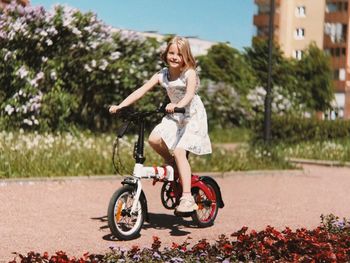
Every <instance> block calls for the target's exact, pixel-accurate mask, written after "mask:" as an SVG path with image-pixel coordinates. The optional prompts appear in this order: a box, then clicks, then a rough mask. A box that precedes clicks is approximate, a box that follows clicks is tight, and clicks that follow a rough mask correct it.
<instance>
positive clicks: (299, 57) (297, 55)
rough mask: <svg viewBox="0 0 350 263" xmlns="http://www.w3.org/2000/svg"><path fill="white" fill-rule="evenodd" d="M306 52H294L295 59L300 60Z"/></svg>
mask: <svg viewBox="0 0 350 263" xmlns="http://www.w3.org/2000/svg"><path fill="white" fill-rule="evenodd" d="M303 54H304V52H303V51H302V50H294V51H293V58H295V59H297V60H300V59H302V58H303Z"/></svg>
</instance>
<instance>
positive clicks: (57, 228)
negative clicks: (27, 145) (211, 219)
mask: <svg viewBox="0 0 350 263" xmlns="http://www.w3.org/2000/svg"><path fill="white" fill-rule="evenodd" d="M216 179H217V181H218V183H219V184H220V186H221V189H222V194H223V198H224V201H225V204H226V206H225V208H224V209H222V210H220V211H219V214H218V217H217V220H216V223H215V225H214V226H213V227H210V228H207V229H197V228H196V227H193V226H191V223H190V222H189V221H186V220H183V219H181V218H176V217H175V216H173V215H172V211H169V210H166V209H164V208H163V207H162V205H161V203H160V198H159V193H160V184H159V185H156V186H154V187H153V186H152V185H151V183H150V182H147V183H146V184H145V192H146V196H147V198H148V201H149V211H150V213H151V214H150V218H151V223H150V224H145V226H144V227H143V229H142V231H141V236H140V237H139V238H138V239H136V240H134V241H131V242H130V241H129V242H121V241H116V240H113V239H112V237H111V235H110V231H109V228H108V226H107V222H106V210H107V205H108V202H109V198H110V197H111V195H112V194H113V192H114V191H115V190H116V189H117V188H118V187H119V186H120V181H119V180H117V179H112V180H111V179H109V180H92V179H91V180H70V181H47V182H34V183H28V182H26V183H18V182H17V183H6V182H4V181H1V182H0V201H1V206H0V237H1V241H0V242H1V245H0V262H2V261H3V260H6V261H8V260H10V259H12V258H13V256H12V255H11V252H13V251H17V252H20V253H26V252H28V251H32V250H33V251H36V252H40V253H42V252H44V251H48V252H49V253H50V254H52V253H53V252H55V251H58V250H63V251H66V252H67V253H68V255H70V256H73V255H74V256H82V254H83V253H85V252H91V253H104V252H106V251H108V250H109V247H111V246H115V247H116V246H120V247H130V246H131V245H133V244H137V245H141V246H150V244H151V242H152V236H153V235H157V236H159V237H160V238H161V241H162V244H163V245H169V244H171V243H172V242H178V243H181V242H183V241H184V240H185V239H186V238H187V237H189V236H190V237H192V240H193V242H195V241H197V240H199V239H201V238H207V239H209V240H211V242H214V240H215V239H216V238H217V237H218V235H219V234H227V235H229V234H231V233H232V232H234V231H236V230H238V229H240V228H241V227H242V226H244V225H245V226H248V227H249V228H250V229H256V230H262V229H263V228H265V227H266V226H267V225H271V226H274V227H276V228H277V229H284V227H285V226H289V227H291V228H294V229H295V228H300V227H307V228H313V227H316V226H317V225H318V224H319V222H320V215H321V214H329V213H334V214H336V215H338V216H340V217H343V216H344V217H348V218H349V217H350V205H349V204H350V194H349V189H350V168H335V167H333V168H332V167H322V166H312V165H305V166H304V170H300V171H297V172H295V171H294V172H292V173H289V172H283V173H279V172H278V173H272V174H270V173H248V174H244V173H238V174H236V175H232V176H226V177H224V178H216Z"/></svg>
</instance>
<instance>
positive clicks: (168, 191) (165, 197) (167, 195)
mask: <svg viewBox="0 0 350 263" xmlns="http://www.w3.org/2000/svg"><path fill="white" fill-rule="evenodd" d="M171 184H172V182H164V183H163V186H162V189H161V190H160V200H161V201H162V205H163V206H164V207H165V208H166V209H175V207H176V205H177V203H176V197H175V196H174V191H173V189H172V186H171Z"/></svg>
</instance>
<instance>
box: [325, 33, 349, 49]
mask: <svg viewBox="0 0 350 263" xmlns="http://www.w3.org/2000/svg"><path fill="white" fill-rule="evenodd" d="M323 47H324V48H325V49H326V48H334V47H346V36H344V37H343V39H340V40H334V41H333V40H332V39H331V37H330V36H329V35H324V37H323Z"/></svg>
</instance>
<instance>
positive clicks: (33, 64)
mask: <svg viewBox="0 0 350 263" xmlns="http://www.w3.org/2000/svg"><path fill="white" fill-rule="evenodd" d="M0 47H1V49H0V61H1V63H0V86H1V89H0V90H1V91H0V114H1V115H0V125H3V126H4V127H5V128H18V127H22V128H24V129H31V130H57V129H65V128H66V127H65V126H66V125H70V124H78V125H81V126H84V127H86V128H91V129H105V128H106V127H107V126H108V125H109V123H108V122H109V119H108V116H107V112H106V107H107V105H109V104H111V103H113V102H116V101H117V102H118V101H120V100H121V98H123V97H125V96H126V94H129V93H130V92H131V90H133V89H135V88H136V87H138V86H140V85H141V84H142V83H143V81H144V80H145V79H146V78H149V77H150V76H151V74H153V73H154V72H155V71H156V70H157V69H159V68H160V64H159V52H160V49H159V43H158V42H157V41H156V40H152V41H149V40H147V41H146V39H145V38H144V37H142V36H141V35H140V34H136V33H133V32H129V31H122V30H117V29H113V28H111V27H110V26H107V25H106V24H104V23H103V22H102V21H100V20H99V19H98V18H97V16H96V15H95V14H93V13H91V12H88V13H82V12H81V11H79V10H77V9H74V8H70V7H68V6H62V5H56V6H55V7H54V8H53V9H52V10H50V11H46V10H45V9H44V8H43V7H40V6H27V7H22V6H18V5H16V4H15V3H14V2H12V3H11V4H9V5H8V6H7V7H6V10H5V11H4V13H3V14H2V15H1V17H0ZM150 100H151V98H150V99H149V101H150ZM146 105H147V103H146Z"/></svg>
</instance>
